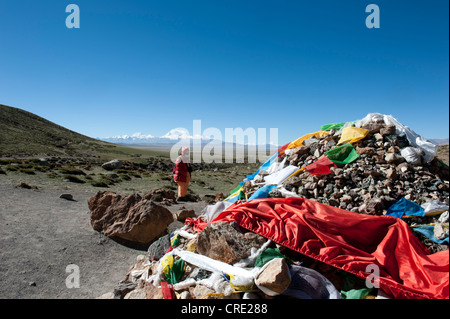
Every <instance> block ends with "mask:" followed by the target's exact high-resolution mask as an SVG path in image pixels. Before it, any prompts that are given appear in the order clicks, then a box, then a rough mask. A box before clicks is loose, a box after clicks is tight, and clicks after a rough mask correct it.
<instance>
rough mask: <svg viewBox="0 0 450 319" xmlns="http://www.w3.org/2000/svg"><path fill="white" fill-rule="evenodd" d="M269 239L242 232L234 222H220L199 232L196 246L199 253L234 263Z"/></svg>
mask: <svg viewBox="0 0 450 319" xmlns="http://www.w3.org/2000/svg"><path fill="white" fill-rule="evenodd" d="M266 241H267V240H266V239H265V238H264V237H262V236H260V235H257V234H254V233H245V234H244V233H241V232H239V231H238V230H236V229H235V228H234V227H233V225H232V224H229V223H226V222H218V223H214V224H211V225H208V226H206V227H205V229H203V231H202V232H201V233H199V234H198V236H197V239H196V243H195V247H196V249H197V251H198V253H199V254H202V255H205V256H207V257H209V258H213V259H216V260H220V261H223V262H225V263H228V264H234V263H236V262H238V261H240V260H241V259H244V258H247V257H248V256H249V255H250V249H251V248H252V247H258V248H259V247H261V246H262V245H263V244H264V243H265V242H266Z"/></svg>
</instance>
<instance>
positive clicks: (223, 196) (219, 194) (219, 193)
mask: <svg viewBox="0 0 450 319" xmlns="http://www.w3.org/2000/svg"><path fill="white" fill-rule="evenodd" d="M224 199H225V195H224V194H223V193H222V192H218V193H217V194H216V198H215V202H220V201H223V200H224Z"/></svg>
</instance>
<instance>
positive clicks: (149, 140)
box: [97, 128, 212, 145]
mask: <svg viewBox="0 0 450 319" xmlns="http://www.w3.org/2000/svg"><path fill="white" fill-rule="evenodd" d="M199 138H201V140H202V142H211V141H212V139H211V138H208V137H204V136H203V137H201V136H195V137H194V136H192V135H190V134H189V131H188V130H186V129H184V128H175V129H173V130H171V131H169V132H168V133H167V134H165V135H163V136H160V137H157V136H153V135H151V134H142V133H140V132H138V133H134V134H132V135H118V136H112V137H104V138H97V139H99V140H102V141H106V142H110V143H115V144H134V145H155V144H157V145H172V144H175V143H177V142H179V141H182V140H186V141H187V140H192V139H199Z"/></svg>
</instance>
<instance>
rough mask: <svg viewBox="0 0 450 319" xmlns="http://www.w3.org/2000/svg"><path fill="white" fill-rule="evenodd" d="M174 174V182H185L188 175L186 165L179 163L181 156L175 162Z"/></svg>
mask: <svg viewBox="0 0 450 319" xmlns="http://www.w3.org/2000/svg"><path fill="white" fill-rule="evenodd" d="M174 174H175V175H174V177H173V179H174V181H175V182H186V180H187V174H188V165H187V164H186V163H183V162H182V161H181V156H180V157H178V158H177V161H176V162H175V169H174Z"/></svg>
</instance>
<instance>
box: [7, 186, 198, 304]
mask: <svg viewBox="0 0 450 319" xmlns="http://www.w3.org/2000/svg"><path fill="white" fill-rule="evenodd" d="M95 192H96V190H88V191H86V190H83V189H71V190H63V189H39V190H29V189H22V188H16V187H14V185H11V183H8V182H5V181H2V180H0V225H1V227H0V298H2V299H19V298H20V299H41V298H46V299H72V298H76V299H81V298H88V299H91V298H96V297H99V296H100V295H102V294H104V293H106V292H110V291H113V289H114V286H116V285H117V283H118V282H119V281H121V280H123V278H124V276H125V275H126V273H127V271H128V269H129V268H130V266H132V265H134V264H135V263H136V257H137V256H138V255H139V254H145V253H146V251H142V250H137V249H133V248H130V247H126V246H124V245H121V244H119V243H117V242H116V241H114V240H111V239H109V238H106V237H105V236H103V235H101V234H100V233H98V232H96V231H94V230H93V229H92V227H91V225H90V215H89V208H88V205H87V200H88V198H89V197H91V196H92V195H94V194H95ZM62 193H70V194H72V195H73V197H74V201H68V200H65V199H61V198H59V196H60V195H61V194H62ZM182 206H185V207H186V208H188V209H194V210H195V211H196V212H197V214H199V213H200V212H201V209H202V208H203V207H205V206H206V203H204V202H199V203H183V204H182V205H181V204H177V205H172V206H169V207H168V208H169V209H170V210H171V211H172V212H176V211H177V210H179V209H180V208H181V207H182ZM181 225H182V224H181V223H179V222H175V223H174V224H173V225H171V229H175V228H177V227H179V226H181ZM68 265H77V266H78V267H79V274H80V287H79V288H72V289H69V288H68V287H67V286H66V278H67V277H68V276H69V275H71V274H72V272H66V267H67V266H68Z"/></svg>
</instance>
